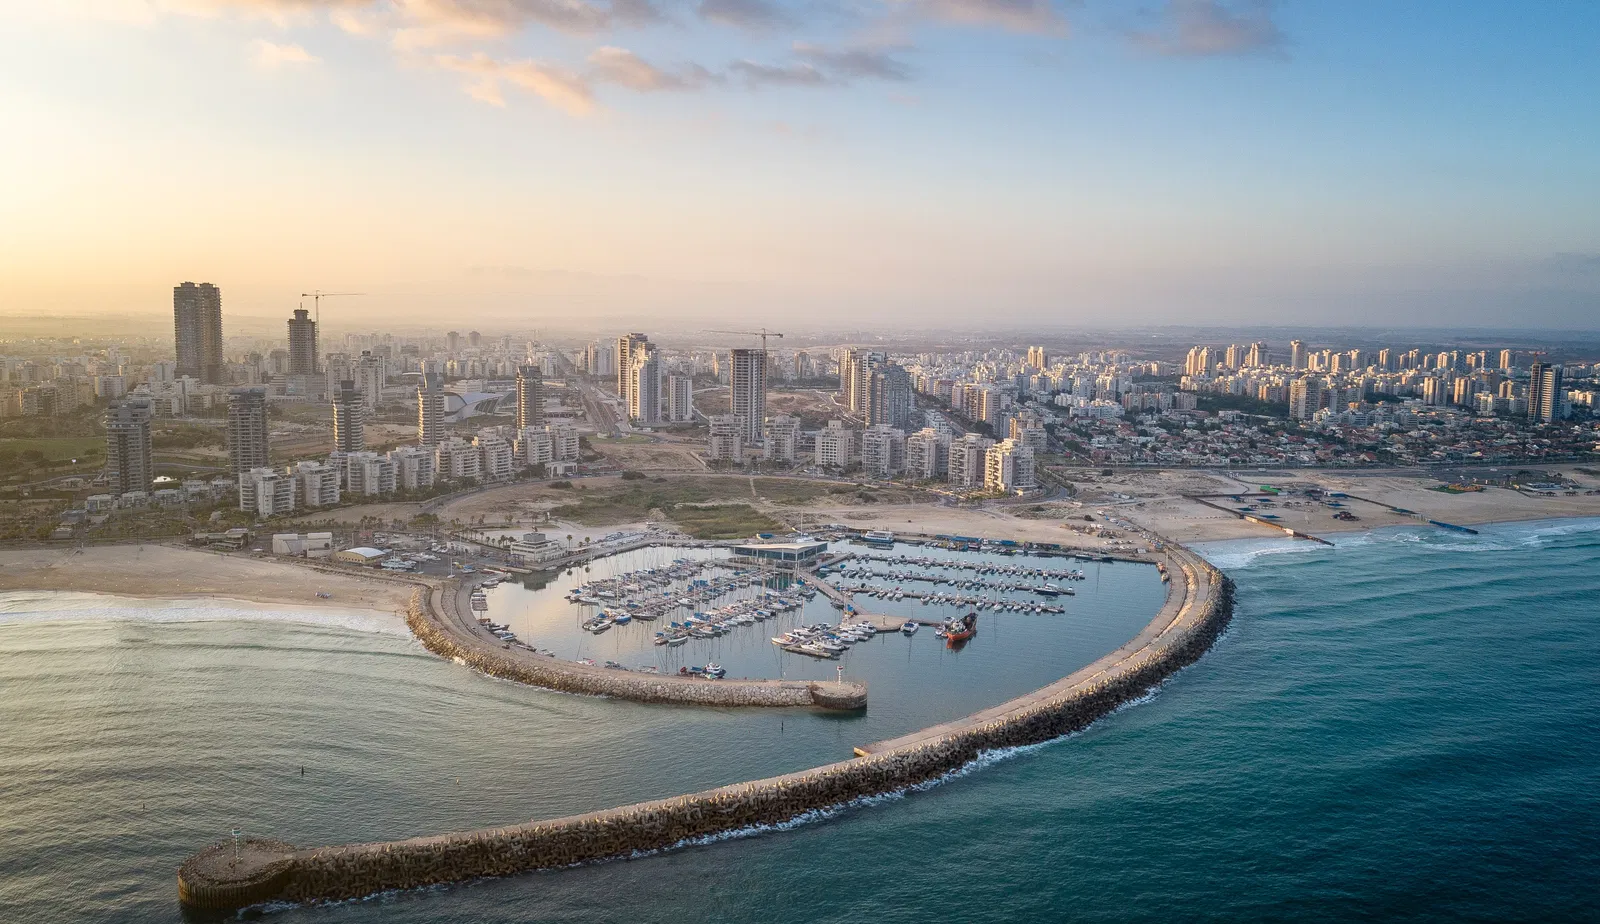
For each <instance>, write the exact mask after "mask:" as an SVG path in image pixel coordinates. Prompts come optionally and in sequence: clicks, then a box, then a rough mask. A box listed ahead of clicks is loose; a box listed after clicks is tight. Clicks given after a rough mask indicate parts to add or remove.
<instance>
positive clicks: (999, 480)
mask: <svg viewBox="0 0 1600 924" xmlns="http://www.w3.org/2000/svg"><path fill="white" fill-rule="evenodd" d="M983 464H984V478H983V486H984V489H985V490H989V491H998V492H1000V493H1003V494H1017V493H1021V492H1025V491H1031V490H1033V488H1034V480H1033V450H1031V449H1029V448H1028V447H1026V446H1024V445H1022V444H1021V443H1019V442H1017V441H1016V440H1011V439H1006V440H1001V441H1000V442H999V443H996V444H995V445H994V446H992V447H990V449H989V451H988V452H987V453H985V454H984V458H983Z"/></svg>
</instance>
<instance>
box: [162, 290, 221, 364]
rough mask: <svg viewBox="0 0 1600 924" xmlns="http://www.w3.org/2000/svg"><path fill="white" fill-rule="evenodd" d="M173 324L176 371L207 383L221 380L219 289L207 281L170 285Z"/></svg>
mask: <svg viewBox="0 0 1600 924" xmlns="http://www.w3.org/2000/svg"><path fill="white" fill-rule="evenodd" d="M172 327H173V338H174V344H175V346H176V347H177V353H178V363H177V374H178V375H187V376H192V377H194V378H196V379H199V380H200V381H201V382H202V383H203V384H206V385H220V384H222V383H223V378H224V373H225V370H226V368H227V367H226V365H225V364H224V363H223V360H222V290H221V289H219V288H217V287H216V286H214V285H212V284H211V283H209V282H202V283H200V284H199V285H195V284H194V283H192V282H186V283H184V284H183V285H181V286H173V288H172Z"/></svg>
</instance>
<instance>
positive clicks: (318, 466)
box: [293, 462, 344, 507]
mask: <svg viewBox="0 0 1600 924" xmlns="http://www.w3.org/2000/svg"><path fill="white" fill-rule="evenodd" d="M293 474H294V477H295V480H296V481H298V482H299V487H300V502H301V503H302V504H304V505H305V506H307V507H332V506H335V505H336V504H338V503H339V482H340V479H341V478H342V477H343V475H344V472H342V471H340V470H339V469H338V468H336V467H334V466H332V465H329V464H328V463H326V462H298V463H296V464H295V467H294V469H293Z"/></svg>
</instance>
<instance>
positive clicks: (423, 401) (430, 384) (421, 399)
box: [417, 372, 444, 446]
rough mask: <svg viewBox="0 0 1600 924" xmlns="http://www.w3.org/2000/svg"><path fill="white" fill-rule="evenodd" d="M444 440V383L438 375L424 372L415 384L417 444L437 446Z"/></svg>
mask: <svg viewBox="0 0 1600 924" xmlns="http://www.w3.org/2000/svg"><path fill="white" fill-rule="evenodd" d="M443 438H444V383H443V382H441V381H440V380H439V373H437V372H424V373H423V374H422V380H421V381H419V382H418V383H417V442H418V443H420V444H421V445H423V446H437V445H438V444H439V440H441V439H443Z"/></svg>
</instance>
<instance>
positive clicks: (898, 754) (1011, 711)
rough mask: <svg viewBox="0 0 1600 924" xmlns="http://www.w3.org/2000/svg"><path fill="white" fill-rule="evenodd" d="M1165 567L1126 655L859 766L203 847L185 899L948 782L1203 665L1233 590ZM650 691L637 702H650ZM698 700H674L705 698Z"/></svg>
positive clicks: (494, 870)
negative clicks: (641, 798)
mask: <svg viewBox="0 0 1600 924" xmlns="http://www.w3.org/2000/svg"><path fill="white" fill-rule="evenodd" d="M1159 560H1160V561H1161V563H1162V564H1163V565H1164V566H1166V573H1168V574H1171V575H1174V578H1173V579H1172V580H1171V581H1170V582H1168V584H1167V598H1166V601H1165V603H1164V604H1163V606H1162V607H1161V610H1160V611H1159V612H1158V613H1157V614H1156V616H1155V618H1154V619H1152V620H1151V621H1150V623H1149V624H1148V625H1146V626H1145V628H1144V629H1143V630H1142V631H1141V632H1140V633H1139V634H1138V635H1137V636H1135V637H1134V638H1133V639H1132V640H1130V641H1129V642H1128V643H1127V644H1126V645H1123V646H1122V647H1121V648H1119V649H1117V650H1116V651H1114V652H1112V653H1111V654H1108V655H1106V656H1105V657H1103V658H1101V659H1099V660H1098V661H1096V662H1094V663H1093V664H1090V665H1088V666H1087V667H1085V668H1083V669H1081V670H1078V671H1075V672H1074V673H1072V674H1071V675H1069V676H1067V677H1064V678H1062V679H1061V680H1059V681H1057V682H1055V683H1052V684H1050V685H1048V686H1046V687H1044V688H1042V689H1040V690H1037V691H1035V692H1033V693H1029V694H1026V695H1024V696H1021V697H1018V698H1016V699H1013V700H1011V701H1010V702H1007V703H1004V704H1001V705H999V706H995V707H993V708H991V709H985V710H982V711H980V712H977V713H974V714H973V715H970V716H967V717H966V718H964V719H959V720H956V721H953V722H946V723H942V724H940V725H936V726H933V727H931V728H927V729H923V730H922V731H919V732H915V733H912V734H910V735H906V736H903V737H901V738H896V739H893V740H889V741H881V742H877V743H874V744H868V745H863V746H860V747H857V748H855V751H854V754H855V756H853V757H851V758H849V759H846V760H842V761H839V762H836V763H831V764H827V765H824V766H821V767H816V768H814V769H811V770H805V771H801V772H798V773H790V774H785V775H782V776H775V777H771V778H768V779H764V780H757V781H753V782H748V783H739V784H735V785H732V786H723V787H719V788H716V789H710V790H706V791H703V792H698V793H693V794H690V795H684V796H678V797H675V798H670V799H658V800H654V801H650V802H641V803H638V804H636V805H630V806H624V807H621V808H614V809H607V810H604V811H599V812H590V813H586V814H582V815H573V816H569V817H566V818H557V819H551V820H548V821H531V822H525V823H520V824H512V825H506V826H502V827H494V828H485V829H481V830H477V831H467V832H459V833H454V834H441V835H436V836H431V837H417V838H410V839H407V840H399V841H390V842H384V843H368V844H349V845H343V846H334V847H310V848H297V847H294V846H291V845H289V844H285V843H282V842H278V841H273V840H270V839H265V838H245V839H244V840H243V841H241V842H239V843H234V842H232V841H229V842H224V843H220V844H216V845H214V846H212V847H209V848H207V849H205V850H202V851H201V852H200V853H198V854H196V855H194V856H193V857H191V858H189V859H188V860H187V861H185V862H184V863H183V865H182V866H181V867H180V868H179V870H178V876H177V880H178V881H177V885H178V898H179V901H180V902H181V903H182V904H183V905H185V906H187V907H190V908H197V909H209V910H234V909H238V908H243V907H246V906H250V905H255V904H260V903H264V902H269V901H283V902H319V901H340V900H345V899H352V898H359V897H362V896H366V895H372V894H375V893H379V892H383V891H388V890H393V889H413V888H421V887H426V886H431V885H437V884H441V883H448V882H460V881H464V880H469V879H476V878H481V877H485V876H503V875H510V874H514V873H519V872H524V871H529V870H536V869H559V868H562V867H568V866H572V865H574V864H578V863H585V862H592V861H595V860H604V859H610V858H622V857H628V856H632V855H635V854H636V853H638V852H642V851H653V850H661V849H665V848H670V847H673V846H676V845H682V844H685V843H688V842H692V841H693V840H695V839H697V838H703V837H707V836H710V835H715V834H720V833H724V832H728V831H734V830H740V829H745V828H750V827H752V826H756V825H770V824H776V823H779V822H783V821H787V820H790V819H793V818H795V817H798V816H800V815H803V814H805V813H807V812H811V811H815V810H818V809H823V808H828V807H831V806H837V805H840V804H842V803H846V802H849V801H851V800H853V799H859V798H863V797H868V796H874V795H881V794H884V793H890V792H897V791H901V790H904V789H906V788H907V787H910V786H913V785H916V784H918V783H925V782H928V781H931V780H935V779H938V778H939V777H941V776H943V775H945V774H948V773H950V772H951V771H953V770H956V769H958V768H960V767H962V766H964V765H965V764H967V763H970V762H971V761H973V760H975V759H976V758H978V757H979V756H980V755H981V754H983V753H984V752H986V751H991V750H994V749H999V748H1008V747H1017V746H1021V745H1027V744H1035V743H1039V742H1043V741H1048V740H1051V739H1053V738H1057V737H1060V736H1062V735H1066V734H1069V733H1071V732H1074V731H1078V730H1080V729H1082V728H1084V727H1086V726H1087V725H1089V724H1090V723H1092V722H1094V721H1095V720H1097V719H1099V718H1101V717H1103V716H1105V715H1107V714H1108V713H1110V712H1111V711H1112V710H1114V709H1116V708H1117V707H1118V706H1120V705H1122V704H1124V703H1127V702H1130V701H1132V700H1134V699H1137V698H1138V697H1140V696H1143V695H1144V694H1145V693H1146V692H1148V691H1149V690H1150V689H1151V688H1152V687H1154V686H1155V685H1156V684H1159V683H1160V682H1161V681H1163V680H1165V679H1166V678H1167V677H1169V676H1171V675H1172V674H1173V673H1174V672H1176V671H1178V670H1179V669H1181V668H1183V667H1184V666H1186V665H1188V664H1190V663H1192V662H1194V661H1195V660H1196V659H1198V658H1199V657H1200V656H1201V655H1202V654H1203V653H1204V652H1205V651H1206V650H1207V649H1208V648H1209V647H1210V646H1211V644H1212V642H1213V641H1214V640H1215V639H1216V638H1217V636H1218V635H1219V634H1220V633H1221V632H1222V630H1223V628H1224V627H1225V626H1226V625H1227V623H1228V620H1229V618H1230V616H1231V614H1232V598H1233V589H1232V583H1231V582H1230V581H1229V580H1228V579H1227V577H1226V576H1224V575H1223V574H1222V573H1221V572H1220V571H1218V570H1216V569H1215V568H1214V567H1212V566H1211V565H1210V564H1209V563H1207V562H1206V561H1205V560H1204V559H1201V558H1200V557H1199V556H1197V555H1194V554H1193V553H1191V552H1189V551H1187V550H1185V549H1182V548H1181V547H1178V546H1172V545H1168V546H1166V548H1165V550H1164V552H1163V553H1162V554H1161V555H1160V556H1159ZM1180 577H1181V579H1180ZM419 596H421V595H420V594H419ZM422 604H423V601H421V600H419V601H417V605H415V606H413V608H412V611H413V612H412V616H411V621H412V622H413V624H414V631H417V630H418V629H419V628H420V629H421V632H419V637H422V632H426V633H428V634H429V635H430V636H431V637H433V638H434V641H432V642H429V641H428V640H427V639H425V640H424V643H425V644H429V645H430V647H432V646H433V645H435V644H436V645H439V646H440V647H441V648H442V649H445V650H458V651H461V652H463V653H465V654H466V655H467V656H469V657H475V658H478V659H479V660H478V662H477V663H475V664H474V666H475V667H478V669H480V670H486V672H487V671H492V670H505V671H509V672H512V673H516V672H520V671H524V670H529V671H535V670H537V668H543V667H548V666H549V659H537V662H535V661H534V659H531V658H530V659H528V660H529V662H530V663H529V664H524V663H523V662H522V660H521V658H520V656H519V655H517V654H512V653H508V652H506V651H504V650H503V649H499V648H491V649H489V650H487V651H485V650H483V648H481V647H480V645H481V639H478V640H472V636H471V634H470V632H469V633H467V634H463V633H462V632H461V631H460V630H461V626H460V625H459V624H458V623H456V622H454V621H453V620H451V621H450V622H448V623H446V622H445V621H444V619H443V618H441V617H439V616H437V615H436V614H434V613H433V612H432V608H430V607H427V606H424V605H422ZM873 618H874V619H876V618H879V617H873ZM886 624H887V623H885V625H886ZM446 625H449V626H453V627H454V628H446ZM441 653H444V652H443V651H441ZM452 656H453V655H452ZM572 667H573V666H572V665H562V666H561V668H560V671H561V673H560V674H559V675H558V676H545V675H538V674H536V675H535V676H538V677H539V678H540V679H541V680H549V681H554V682H563V683H572V684H573V685H575V686H579V687H586V686H588V684H589V676H590V675H589V674H588V673H587V672H578V671H572ZM594 674H595V676H596V677H597V678H600V679H605V680H612V681H618V682H626V683H629V684H632V683H635V682H637V683H641V684H645V685H650V684H660V683H667V682H676V683H682V684H689V685H697V686H704V687H706V688H708V689H715V690H718V691H721V690H727V689H733V688H735V686H736V685H735V684H732V683H729V682H727V681H674V678H668V677H644V676H639V675H629V674H626V673H623V672H617V671H603V670H596V671H595V672H594ZM513 679H516V678H513ZM769 683H770V682H769ZM541 685H546V684H544V683H541ZM645 689H646V688H645V687H642V688H640V689H639V690H638V691H637V692H639V693H641V694H643V693H644V691H645ZM682 689H683V690H685V691H687V690H688V689H689V688H688V687H684V688H682ZM752 689H774V690H776V689H783V688H782V687H781V686H780V687H757V688H752ZM578 692H589V690H587V689H582V690H578ZM667 695H677V694H667ZM696 695H698V694H685V697H686V698H685V699H682V700H668V701H694V696H696ZM775 695H776V694H775ZM783 695H788V694H783Z"/></svg>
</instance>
